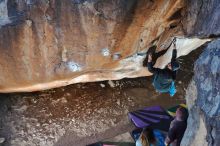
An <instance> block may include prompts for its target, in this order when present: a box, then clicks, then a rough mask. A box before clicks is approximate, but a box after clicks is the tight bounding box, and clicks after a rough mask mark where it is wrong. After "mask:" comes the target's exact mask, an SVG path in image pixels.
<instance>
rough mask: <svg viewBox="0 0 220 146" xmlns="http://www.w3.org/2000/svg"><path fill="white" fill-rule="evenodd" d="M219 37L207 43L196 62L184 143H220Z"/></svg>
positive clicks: (200, 145) (211, 145) (214, 144)
mask: <svg viewBox="0 0 220 146" xmlns="http://www.w3.org/2000/svg"><path fill="white" fill-rule="evenodd" d="M219 46H220V40H216V41H213V42H212V43H210V44H209V45H208V47H207V48H206V49H205V51H204V52H203V53H202V55H201V56H200V58H199V59H198V60H197V61H196V63H195V69H194V73H195V75H194V78H193V81H192V83H191V84H190V86H189V88H188V91H187V96H186V97H187V104H188V106H189V110H190V117H189V120H188V127H187V131H186V133H185V136H184V139H183V142H182V145H183V146H189V145H192V146H198V145H199V146H203V145H204V146H206V145H209V146H219V145H220V92H219V89H220V77H219V75H220V74H219V73H220V47H219Z"/></svg>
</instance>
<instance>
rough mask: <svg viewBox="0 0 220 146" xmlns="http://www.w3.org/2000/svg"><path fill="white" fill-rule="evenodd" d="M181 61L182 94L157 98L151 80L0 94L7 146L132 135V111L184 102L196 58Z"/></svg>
mask: <svg viewBox="0 0 220 146" xmlns="http://www.w3.org/2000/svg"><path fill="white" fill-rule="evenodd" d="M200 52H201V49H200V51H195V52H193V53H191V55H190V56H192V57H190V59H188V58H187V57H183V58H181V59H180V62H181V70H180V71H179V73H178V77H177V82H176V85H177V94H176V95H175V96H174V97H170V96H169V95H168V94H158V93H156V92H155V90H154V89H153V86H152V84H151V77H143V78H136V79H123V80H120V81H102V82H96V83H83V84H74V85H70V86H66V87H62V88H57V89H51V90H47V91H41V92H34V93H19V94H18V93H16V94H1V95H0V137H3V138H5V139H6V140H5V142H4V143H3V144H0V145H2V146H11V145H12V146H52V145H56V146H85V145H86V144H91V143H94V142H97V141H99V140H103V139H107V138H111V137H114V136H116V135H119V134H122V133H125V132H127V131H131V130H132V129H133V128H134V127H133V125H132V124H131V123H130V121H129V120H128V118H127V113H128V112H129V111H132V110H136V109H139V108H142V107H146V106H152V105H160V106H162V107H164V108H168V107H171V106H174V105H176V104H179V103H184V102H185V99H184V95H185V89H186V87H187V85H188V83H189V81H190V79H191V77H192V75H193V72H192V67H193V63H192V62H194V60H195V59H196V58H197V57H198V55H199V54H200Z"/></svg>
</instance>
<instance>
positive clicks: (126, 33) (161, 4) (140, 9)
mask: <svg viewBox="0 0 220 146" xmlns="http://www.w3.org/2000/svg"><path fill="white" fill-rule="evenodd" d="M184 7H185V4H184V0H166V1H162V0H158V1H150V0H149V1H146V0H129V1H127V0H101V1H87V0H62V1H59V0H47V1H45V0H37V1H36V0H29V1H26V0H20V1H18V2H12V1H11V0H3V1H1V2H0V20H4V22H3V21H1V23H0V92H20V91H37V90H44V89H49V88H54V87H59V86H65V85H68V84H72V83H78V82H90V81H99V80H115V79H121V78H124V77H138V76H147V75H151V74H150V73H149V72H148V71H147V70H146V69H145V68H144V67H142V62H143V59H144V58H145V55H144V52H146V51H147V49H148V48H149V47H150V46H151V45H152V44H156V45H157V46H158V49H157V51H160V50H163V49H166V48H167V47H168V46H169V44H170V42H171V40H172V38H173V37H174V36H178V37H180V38H179V39H177V49H178V56H181V55H186V54H187V53H189V52H190V51H191V50H193V49H196V48H197V47H199V46H200V45H202V44H204V43H205V42H206V41H208V40H199V39H185V38H184V33H183V31H182V30H183V29H182V26H181V23H180V21H181V19H182V15H183V14H182V13H183V11H184ZM184 45H185V46H184ZM183 46H184V47H183ZM172 49H173V46H171V48H170V49H169V50H168V52H167V54H166V55H164V56H162V57H161V58H160V60H159V61H158V62H157V64H156V66H157V67H161V68H162V67H164V66H165V65H166V63H168V62H169V60H170V55H171V52H172Z"/></svg>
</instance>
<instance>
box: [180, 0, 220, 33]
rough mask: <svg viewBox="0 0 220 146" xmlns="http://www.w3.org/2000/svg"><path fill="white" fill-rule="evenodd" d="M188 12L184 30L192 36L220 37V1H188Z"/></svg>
mask: <svg viewBox="0 0 220 146" xmlns="http://www.w3.org/2000/svg"><path fill="white" fill-rule="evenodd" d="M186 2H187V12H186V17H187V19H184V23H183V24H184V29H185V30H186V32H187V34H188V35H191V36H197V37H198V36H200V37H207V36H212V37H215V36H219V35H220V27H219V23H220V11H219V9H220V1H219V0H208V1H207V0H186Z"/></svg>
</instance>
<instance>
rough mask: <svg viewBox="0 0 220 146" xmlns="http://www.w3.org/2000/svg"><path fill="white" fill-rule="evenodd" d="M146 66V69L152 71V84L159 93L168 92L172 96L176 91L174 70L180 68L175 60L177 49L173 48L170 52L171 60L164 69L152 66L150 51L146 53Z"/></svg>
mask: <svg viewBox="0 0 220 146" xmlns="http://www.w3.org/2000/svg"><path fill="white" fill-rule="evenodd" d="M147 55H148V62H147V67H148V70H149V71H150V72H151V73H153V86H154V88H155V89H156V90H157V92H160V93H169V94H170V96H173V95H174V94H175V93H176V88H175V83H174V81H175V79H176V72H177V70H178V69H179V68H180V65H179V63H178V62H177V61H176V57H177V50H176V49H174V50H173V53H172V59H171V62H170V63H169V64H168V65H167V66H166V68H164V69H159V68H154V67H153V65H154V64H153V63H152V55H154V54H153V53H152V52H149V53H148V54H147Z"/></svg>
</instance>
